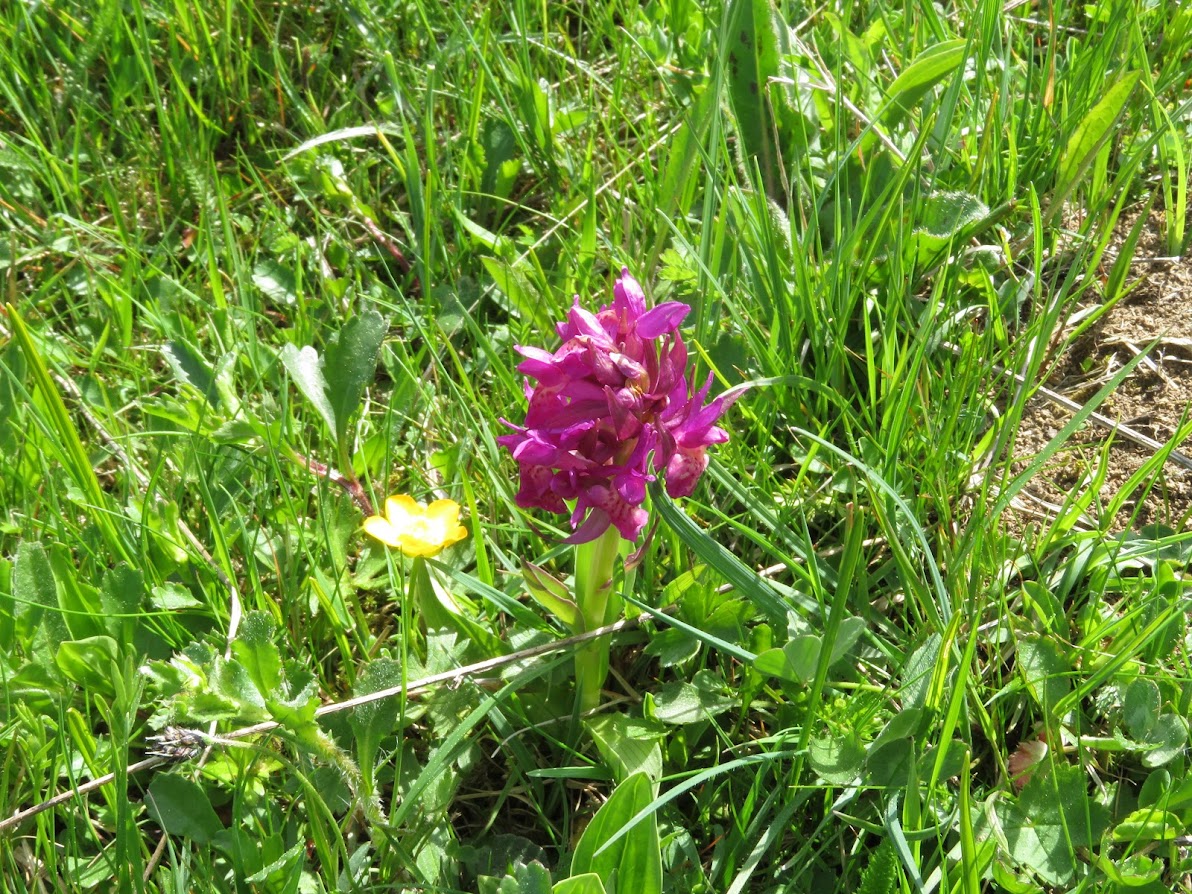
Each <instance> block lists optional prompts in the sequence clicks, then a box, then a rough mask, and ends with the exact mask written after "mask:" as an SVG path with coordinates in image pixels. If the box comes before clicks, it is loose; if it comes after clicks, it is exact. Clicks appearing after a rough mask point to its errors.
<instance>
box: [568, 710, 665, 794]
mask: <svg viewBox="0 0 1192 894" xmlns="http://www.w3.org/2000/svg"><path fill="white" fill-rule="evenodd" d="M584 726H585V727H587V729H588V732H589V733H591V735H592V741H594V742H595V743H596V748H597V750H598V751H599V752H600V756H601V757H602V758H604V762H605V764H606V765H607V766H608V767H609V769H611V770H612V771H613V778H614V779H616V780H617V782H623V781H625V780H626V779H628V778H629V777H630V776H632V775H633V774H634V773H645V774H646V776H647V777H649V779H650V782H651V783H652V784H653V785H654V786H655V788H656V787H657V785H658V781H659V780H660V779H661V778H662V747H661V745H659V740H660V739H662V737H663V736H664V735H665V733H666V730H665V728H664V727H663V726H662V725H661V724H659V723H656V722H651V721H649V720H639V719H637V718H634V717H627V716H625V715H624V714H598V715H597V716H595V717H593V718H591V719H589V720H586V721H584Z"/></svg>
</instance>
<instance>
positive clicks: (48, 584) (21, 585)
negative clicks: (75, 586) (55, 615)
mask: <svg viewBox="0 0 1192 894" xmlns="http://www.w3.org/2000/svg"><path fill="white" fill-rule="evenodd" d="M12 590H13V597H14V600H15V612H16V634H17V642H22V643H28V642H31V641H32V639H33V632H34V631H35V630H37V626H38V625H39V624H40V623H41V619H42V617H43V616H44V615H45V610H46V609H47V608H52V607H56V606H57V605H58V584H57V582H56V581H55V580H54V570H53V568H52V567H51V566H50V559H49V557H48V556H47V555H46V551H45V547H43V546H42V545H41V544H40V543H33V542H30V541H28V540H23V541H21V544H20V546H18V547H17V559H16V562H15V564H14V565H13V569H12Z"/></svg>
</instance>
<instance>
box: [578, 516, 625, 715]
mask: <svg viewBox="0 0 1192 894" xmlns="http://www.w3.org/2000/svg"><path fill="white" fill-rule="evenodd" d="M620 550H621V535H620V534H619V533H618V532H617V529H616V528H614V527H610V528H609V529H608V530H607V531H605V532H604V533H603V534H602V535H600V536H599V537H598V538H596V539H595V540H593V541H591V542H590V543H581V544H580V545H579V546H577V547H576V548H575V604H576V607H577V608H578V609H579V624H578V627H579V629H578V630H577V631H576V633H584V632H586V631H588V630H595V629H596V628H597V627H600V626H602V625H604V624H607V623H609V621H611V620H612V619H613V618H614V617H616V616H617V615H619V614H620V612H621V600H620V598H619V597H618V596H617V595H616V594H614V593H613V573H614V570H615V568H616V561H617V556H618V555H619V553H620ZM608 650H609V641H608V638H607V637H601V638H600V639H595V640H592V641H591V642H589V643H584V644H583V645H581V646H579V647H578V648H577V649H576V652H575V689H576V699H577V701H578V703H579V710H580V713H584V712H587V711H590V710H592V709H593V708H596V707H598V706H599V705H600V691H601V690H602V689H603V688H604V679H605V677H607V676H608Z"/></svg>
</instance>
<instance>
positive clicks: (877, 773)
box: [865, 739, 915, 789]
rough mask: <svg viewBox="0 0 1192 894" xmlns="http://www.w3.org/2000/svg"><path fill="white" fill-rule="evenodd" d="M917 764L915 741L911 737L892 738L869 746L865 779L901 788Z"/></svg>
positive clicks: (880, 786) (871, 783) (886, 787)
mask: <svg viewBox="0 0 1192 894" xmlns="http://www.w3.org/2000/svg"><path fill="white" fill-rule="evenodd" d="M914 765H915V743H914V741H913V740H911V739H890V740H889V741H886V742H882V743H881V744H880V745H878V744H876V743H874V744H871V745H870V746H869V753H868V754H866V756H865V781H866V782H867V783H868V784H870V785H875V786H877V787H878V788H885V789H900V788H904V787H905V786H906V783H907V780H908V779H909V778H910V771H911V767H912V766H914Z"/></svg>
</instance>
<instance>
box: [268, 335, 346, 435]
mask: <svg viewBox="0 0 1192 894" xmlns="http://www.w3.org/2000/svg"><path fill="white" fill-rule="evenodd" d="M281 362H282V364H283V365H284V366H285V368H286V370H287V371H288V372H289V374H290V378H292V379H293V380H294V384H295V385H297V386H298V390H299V391H301V392H302V394H303V395H304V396H305V397H306V399H307V400H308V401H310V403H311V406H313V407H314V408H315V411H316V412H317V413H318V414H319V416H320V417H321V418H322V420H323V422H324V423H326V425H327V431H328V432H329V433H330V434H331V436H332V437H335V436H336V432H338V431H339V428H338V426H337V425H336V419H335V408H334V407H333V406H332V404H331V400H330V398H329V397H328V396H327V380H326V379H325V378H324V377H323V360H322V358H321V357H319V352H318V351H316V350H315V349H314V348H312V347H310V345H307V346H306V347H304V348H301V349H299V348H297V347H295V346H294V345H286V346H285V347H284V348H282V349H281Z"/></svg>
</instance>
